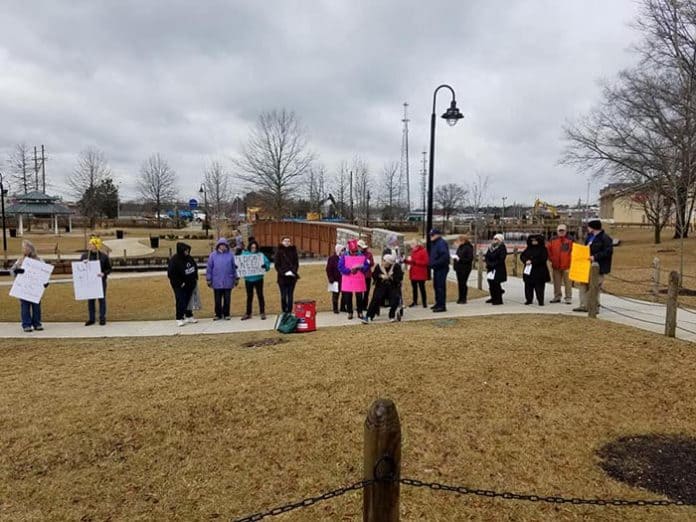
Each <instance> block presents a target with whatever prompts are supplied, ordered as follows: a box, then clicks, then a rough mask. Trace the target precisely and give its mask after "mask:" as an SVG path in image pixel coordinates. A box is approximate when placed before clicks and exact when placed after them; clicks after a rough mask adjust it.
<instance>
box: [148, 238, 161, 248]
mask: <svg viewBox="0 0 696 522" xmlns="http://www.w3.org/2000/svg"><path fill="white" fill-rule="evenodd" d="M150 248H159V236H150Z"/></svg>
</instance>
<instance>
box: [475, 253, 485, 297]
mask: <svg viewBox="0 0 696 522" xmlns="http://www.w3.org/2000/svg"><path fill="white" fill-rule="evenodd" d="M476 266H477V267H478V289H479V290H483V252H481V251H480V250H479V251H478V254H477V255H476Z"/></svg>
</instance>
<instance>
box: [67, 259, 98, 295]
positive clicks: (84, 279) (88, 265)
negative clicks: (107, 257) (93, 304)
mask: <svg viewBox="0 0 696 522" xmlns="http://www.w3.org/2000/svg"><path fill="white" fill-rule="evenodd" d="M100 272H101V265H100V263H99V261H73V262H72V274H73V290H74V291H75V299H76V300H77V301H84V300H85V299H102V298H103V297H104V287H103V286H102V278H101V277H99V275H98V274H99V273H100Z"/></svg>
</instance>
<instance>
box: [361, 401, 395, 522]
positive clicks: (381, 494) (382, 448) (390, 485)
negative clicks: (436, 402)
mask: <svg viewBox="0 0 696 522" xmlns="http://www.w3.org/2000/svg"><path fill="white" fill-rule="evenodd" d="M363 466H364V469H363V477H364V479H365V480H372V479H378V478H389V480H382V481H378V482H375V483H374V484H372V485H370V486H367V487H366V488H364V489H363V522H398V521H399V489H400V488H399V482H398V480H399V478H401V423H400V421H399V413H398V412H397V411H396V406H395V405H394V403H393V402H392V401H390V400H389V399H377V400H376V401H375V402H373V403H372V406H370V410H369V411H368V412H367V418H366V419H365V447H364V460H363Z"/></svg>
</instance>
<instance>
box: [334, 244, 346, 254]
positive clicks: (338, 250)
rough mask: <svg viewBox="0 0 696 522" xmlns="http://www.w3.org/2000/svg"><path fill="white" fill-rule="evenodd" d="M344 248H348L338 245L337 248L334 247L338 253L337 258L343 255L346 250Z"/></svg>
mask: <svg viewBox="0 0 696 522" xmlns="http://www.w3.org/2000/svg"><path fill="white" fill-rule="evenodd" d="M344 248H346V247H344V246H343V245H336V246H335V247H334V250H335V251H336V255H337V256H340V255H341V252H343V249H344Z"/></svg>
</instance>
